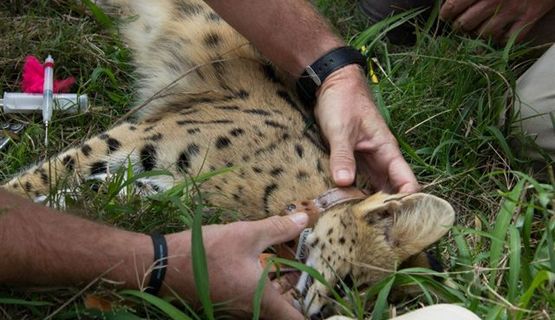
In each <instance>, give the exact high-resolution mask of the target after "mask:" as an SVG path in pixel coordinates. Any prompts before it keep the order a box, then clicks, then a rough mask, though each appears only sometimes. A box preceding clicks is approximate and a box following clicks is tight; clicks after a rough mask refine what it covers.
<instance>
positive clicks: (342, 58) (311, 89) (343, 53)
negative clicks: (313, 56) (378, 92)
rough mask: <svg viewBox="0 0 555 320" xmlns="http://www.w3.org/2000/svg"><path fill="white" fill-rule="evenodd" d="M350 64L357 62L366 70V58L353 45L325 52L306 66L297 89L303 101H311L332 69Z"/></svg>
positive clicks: (298, 81)
mask: <svg viewBox="0 0 555 320" xmlns="http://www.w3.org/2000/svg"><path fill="white" fill-rule="evenodd" d="M350 64H358V65H360V66H361V67H362V68H363V69H364V72H365V73H366V72H367V68H368V67H367V64H366V58H365V57H364V56H363V55H362V54H361V53H360V52H359V51H358V50H357V49H355V48H353V47H339V48H336V49H333V50H331V51H330V52H328V53H326V54H325V55H323V56H322V57H320V58H319V59H318V60H316V61H315V62H314V63H313V64H311V65H309V66H308V67H306V69H305V70H304V72H303V74H301V77H300V78H299V80H297V91H298V92H299V96H300V97H301V99H303V101H304V102H305V103H311V102H313V101H314V99H315V97H316V91H317V90H318V88H319V87H320V86H321V85H322V83H323V82H324V80H326V78H327V77H328V76H329V75H330V74H331V73H332V72H334V71H336V70H338V69H341V68H343V67H345V66H347V65H350Z"/></svg>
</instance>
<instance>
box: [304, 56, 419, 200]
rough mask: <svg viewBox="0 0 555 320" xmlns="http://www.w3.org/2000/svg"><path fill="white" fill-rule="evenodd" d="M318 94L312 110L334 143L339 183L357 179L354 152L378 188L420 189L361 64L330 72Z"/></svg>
mask: <svg viewBox="0 0 555 320" xmlns="http://www.w3.org/2000/svg"><path fill="white" fill-rule="evenodd" d="M317 97H318V100H317V104H316V108H315V111H314V112H315V115H316V119H317V120H318V124H319V125H320V128H321V130H322V133H323V134H324V136H325V137H326V138H327V140H328V142H329V144H330V148H331V156H330V165H331V172H332V175H333V179H334V181H335V183H336V184H337V185H338V186H349V185H351V184H352V183H353V181H354V177H355V157H354V152H355V151H356V152H358V153H359V154H360V155H361V158H362V159H363V160H364V161H365V163H364V164H363V165H365V166H366V167H367V169H368V172H369V174H370V181H371V183H372V184H373V185H374V187H377V188H379V189H381V190H385V191H389V192H415V191H417V190H418V189H419V186H418V183H417V182H416V177H415V176H414V174H413V172H412V170H411V169H410V167H409V165H408V164H407V162H406V161H405V159H404V158H403V156H402V155H401V152H400V150H399V147H398V144H397V140H395V137H394V136H393V134H391V132H390V131H389V128H388V127H387V125H386V123H385V121H384V120H383V118H382V116H381V115H380V113H379V112H378V110H377V108H376V106H375V105H374V103H373V102H372V99H371V97H370V93H369V91H368V85H367V83H366V78H365V77H364V75H363V73H362V72H361V70H360V67H359V66H357V65H349V66H346V67H344V68H341V69H339V70H337V71H335V72H334V73H332V74H331V75H330V76H329V77H328V78H326V80H325V81H324V83H323V84H322V87H320V89H319V90H318V92H317Z"/></svg>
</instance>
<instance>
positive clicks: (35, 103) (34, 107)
mask: <svg viewBox="0 0 555 320" xmlns="http://www.w3.org/2000/svg"><path fill="white" fill-rule="evenodd" d="M53 102H54V106H53V109H54V110H57V111H62V112H66V113H80V112H86V111H87V110H88V109H89V99H88V97H87V95H86V94H82V95H77V94H74V93H60V94H54V97H53ZM3 107H4V113H34V112H42V107H43V95H42V94H40V93H39V94H34V93H22V92H4V99H3Z"/></svg>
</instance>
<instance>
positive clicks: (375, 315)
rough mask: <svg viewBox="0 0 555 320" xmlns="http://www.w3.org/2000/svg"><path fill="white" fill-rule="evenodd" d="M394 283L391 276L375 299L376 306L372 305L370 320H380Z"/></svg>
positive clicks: (393, 277)
mask: <svg viewBox="0 0 555 320" xmlns="http://www.w3.org/2000/svg"><path fill="white" fill-rule="evenodd" d="M394 282H395V276H392V277H391V279H389V281H387V283H386V284H385V286H384V287H383V288H382V289H381V290H380V293H378V298H377V299H376V304H375V305H374V310H373V311H372V320H381V319H382V317H383V314H384V310H385V308H386V307H387V297H388V296H389V292H390V291H391V287H392V286H393V283H394Z"/></svg>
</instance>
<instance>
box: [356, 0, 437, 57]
mask: <svg viewBox="0 0 555 320" xmlns="http://www.w3.org/2000/svg"><path fill="white" fill-rule="evenodd" d="M434 2H435V1H434V0H360V1H359V3H358V4H359V7H360V9H361V10H362V12H364V14H365V15H366V16H368V19H369V20H370V22H371V23H376V22H379V21H382V20H383V19H385V18H387V17H390V16H392V15H395V14H397V13H401V12H403V11H406V10H411V9H417V8H421V9H423V8H426V11H424V12H423V13H422V14H421V16H420V17H419V19H422V20H423V21H426V19H428V17H429V16H430V13H431V11H432V8H433V6H434ZM414 31H415V28H414V25H412V24H411V23H408V22H407V23H404V24H402V25H400V26H399V27H397V28H395V29H393V30H391V31H389V32H388V33H387V38H388V39H389V41H391V43H393V44H396V45H404V46H412V45H414V43H415V42H416V35H415V34H414Z"/></svg>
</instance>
